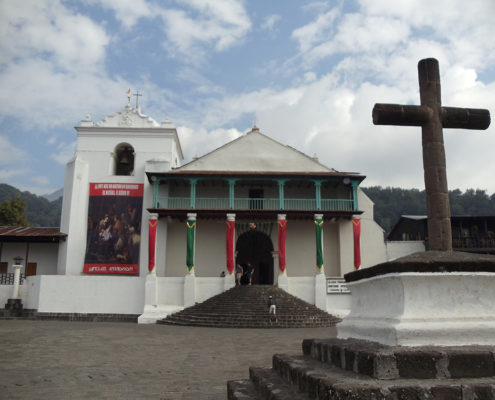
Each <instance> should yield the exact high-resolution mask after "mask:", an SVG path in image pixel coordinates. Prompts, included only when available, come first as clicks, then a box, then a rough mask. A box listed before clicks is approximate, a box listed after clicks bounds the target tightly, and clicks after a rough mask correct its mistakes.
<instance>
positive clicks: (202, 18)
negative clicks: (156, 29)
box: [156, 0, 251, 61]
mask: <svg viewBox="0 0 495 400" xmlns="http://www.w3.org/2000/svg"><path fill="white" fill-rule="evenodd" d="M181 3H182V4H185V5H187V6H188V7H189V8H188V9H187V10H186V9H173V8H169V9H165V8H164V9H156V12H157V13H158V14H159V15H160V16H161V17H162V19H163V21H164V22H165V26H164V30H165V33H166V35H167V41H166V42H165V47H166V48H167V49H169V50H170V51H172V52H173V53H179V54H180V55H181V56H182V57H184V56H186V58H185V59H183V61H188V60H189V61H198V60H199V59H201V57H202V56H204V54H205V50H204V49H203V48H202V47H201V45H205V44H208V45H213V46H214V48H215V49H216V51H224V50H226V49H228V48H229V47H231V46H233V45H235V44H236V43H238V42H239V41H240V40H241V39H242V38H243V37H244V36H245V35H246V33H247V32H248V31H249V30H250V29H251V21H250V19H249V16H248V15H247V12H246V10H245V9H244V7H243V5H242V3H241V2H240V1H237V0H182V1H181Z"/></svg>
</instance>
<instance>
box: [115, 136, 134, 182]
mask: <svg viewBox="0 0 495 400" xmlns="http://www.w3.org/2000/svg"><path fill="white" fill-rule="evenodd" d="M114 159H115V166H114V171H115V175H132V173H133V172H134V148H133V147H132V146H131V145H130V144H128V143H120V144H119V145H117V147H116V148H115V151H114Z"/></svg>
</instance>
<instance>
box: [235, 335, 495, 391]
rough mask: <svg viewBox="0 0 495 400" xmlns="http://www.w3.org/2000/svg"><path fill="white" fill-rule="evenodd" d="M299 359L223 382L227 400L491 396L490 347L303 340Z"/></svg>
mask: <svg viewBox="0 0 495 400" xmlns="http://www.w3.org/2000/svg"><path fill="white" fill-rule="evenodd" d="M302 347H303V354H302V355H285V354H275V355H274V356H273V360H272V368H255V367H251V368H250V369H249V377H250V378H249V379H246V380H234V381H229V382H228V383H227V395H228V399H229V400H241V399H242V400H258V399H260V400H261V399H266V400H289V399H292V400H302V399H305V400H308V399H318V400H370V399H371V400H378V399H384V400H399V399H403V400H447V399H448V400H456V399H458V400H468V399H469V400H473V399H478V400H481V399H486V400H488V399H494V398H495V367H494V359H495V348H494V347H490V346H465V347H433V346H431V347H421V348H407V347H401V346H396V347H393V346H383V345H380V344H378V343H374V342H367V341H362V340H355V339H354V340H353V339H347V340H342V339H327V340H321V339H307V340H304V341H303V345H302Z"/></svg>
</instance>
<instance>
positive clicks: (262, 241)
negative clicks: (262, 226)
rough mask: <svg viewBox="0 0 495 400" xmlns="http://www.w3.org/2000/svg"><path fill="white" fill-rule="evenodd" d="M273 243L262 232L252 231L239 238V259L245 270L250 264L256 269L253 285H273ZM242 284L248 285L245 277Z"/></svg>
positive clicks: (237, 249)
mask: <svg viewBox="0 0 495 400" xmlns="http://www.w3.org/2000/svg"><path fill="white" fill-rule="evenodd" d="M272 251H273V243H272V240H271V239H270V237H269V236H268V235H267V234H265V233H263V232H260V231H257V230H251V231H248V232H244V233H243V234H241V235H240V236H239V238H238V239H237V243H236V252H237V259H236V262H237V263H238V264H241V265H242V267H243V268H244V270H246V267H247V265H248V263H251V265H252V266H253V267H254V274H253V285H273V257H272ZM241 283H242V284H247V283H248V279H247V276H246V275H244V276H243V278H242V280H241Z"/></svg>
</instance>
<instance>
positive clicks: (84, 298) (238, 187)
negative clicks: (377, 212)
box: [23, 105, 387, 322]
mask: <svg viewBox="0 0 495 400" xmlns="http://www.w3.org/2000/svg"><path fill="white" fill-rule="evenodd" d="M75 129H76V131H77V147H76V152H75V156H74V158H73V159H72V160H71V161H70V162H69V163H68V165H67V169H66V177H65V186H64V197H63V207H62V221H61V227H60V231H61V232H62V233H63V234H66V235H67V236H66V238H65V240H62V241H60V244H59V246H58V257H57V265H56V268H55V266H54V265H53V267H52V270H51V272H48V273H46V271H45V270H46V268H44V269H43V271H44V272H45V273H44V274H37V275H33V276H29V277H28V278H27V280H26V283H25V285H26V287H25V288H24V291H23V293H24V294H23V297H24V296H25V298H24V299H23V301H24V307H25V308H28V309H34V310H37V311H38V312H47V313H69V314H74V313H78V314H79V313H80V314H133V315H139V316H140V317H139V322H154V321H155V320H156V319H157V318H163V317H164V316H166V315H167V314H168V313H170V312H174V311H178V310H180V309H182V308H184V307H187V306H190V305H193V304H194V303H196V302H201V301H204V300H206V299H207V298H209V297H211V296H213V295H215V294H218V293H220V292H222V291H224V290H227V289H229V288H231V287H233V286H234V285H235V279H234V269H235V266H236V264H240V265H241V266H243V267H244V268H245V267H246V266H247V264H248V263H249V264H251V266H252V267H254V273H253V284H267V285H278V286H279V287H281V288H283V289H285V290H287V291H288V292H289V293H291V294H293V295H296V296H298V297H300V298H302V299H303V300H306V301H308V302H310V303H312V304H316V305H317V306H318V307H320V308H322V309H325V310H328V311H329V312H332V311H335V312H337V313H338V311H339V310H341V309H343V308H347V307H348V305H349V300H343V299H344V297H342V296H332V295H329V294H328V293H327V279H328V278H339V277H342V276H343V275H344V274H345V273H347V272H350V271H352V270H354V269H355V268H356V267H360V268H364V267H368V266H372V265H374V264H377V263H380V262H383V261H386V259H387V250H386V245H385V242H384V238H383V230H382V229H381V228H380V227H379V226H378V224H376V222H375V221H374V219H373V203H372V202H371V200H370V199H369V198H368V197H367V196H366V195H365V194H364V193H363V192H362V190H361V189H360V188H359V185H360V183H361V182H362V181H363V179H364V178H365V177H364V176H363V175H360V174H357V173H343V172H338V171H336V170H334V169H331V168H328V167H326V166H324V165H322V164H321V163H319V162H318V160H317V159H315V158H312V157H309V156H307V155H305V154H303V153H301V152H300V151H298V150H296V149H294V148H292V147H289V146H286V145H283V144H281V143H279V142H277V141H275V140H273V139H271V138H270V137H269V136H267V135H265V134H263V133H261V132H260V131H259V129H258V128H256V127H253V129H252V130H251V131H250V132H248V133H246V134H244V135H242V136H241V137H239V138H237V139H236V140H233V141H231V142H229V143H226V144H225V145H223V146H222V147H220V148H218V149H216V150H214V151H212V152H210V153H208V154H205V155H203V156H202V157H199V158H195V159H194V160H193V161H191V162H189V163H187V164H185V165H181V162H182V160H183V155H182V149H181V145H180V141H179V136H178V134H177V131H176V128H175V126H174V125H173V124H172V123H171V122H170V121H168V120H166V121H165V122H162V123H157V122H156V121H154V120H153V119H152V118H150V117H148V116H146V115H143V114H142V113H141V111H140V109H139V108H135V107H131V106H130V105H127V106H126V107H125V108H124V109H123V110H122V111H121V112H118V113H116V114H114V115H111V116H108V117H106V118H105V119H103V120H102V121H101V122H99V123H95V122H93V121H92V120H91V118H90V117H87V118H86V119H84V120H83V121H81V124H80V126H78V127H76V128H75ZM223 274H225V276H221V275H223ZM346 302H347V303H346Z"/></svg>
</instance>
